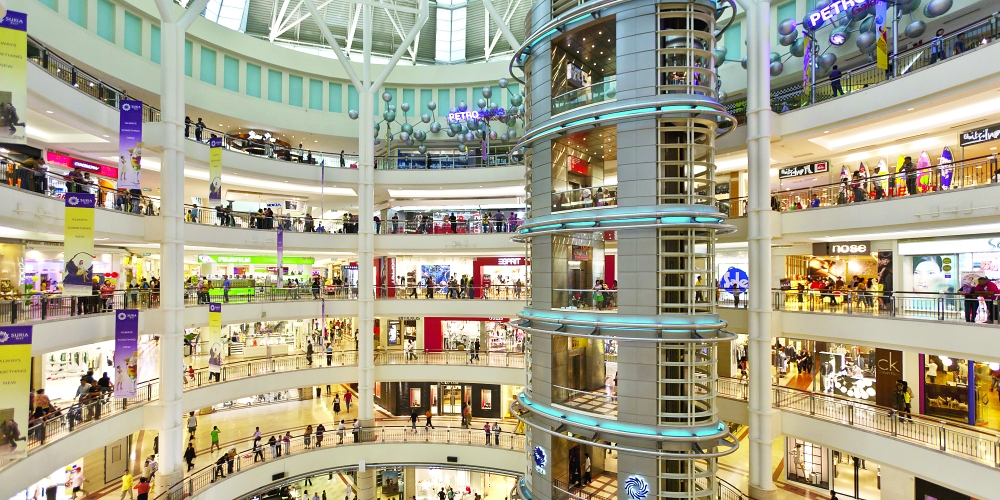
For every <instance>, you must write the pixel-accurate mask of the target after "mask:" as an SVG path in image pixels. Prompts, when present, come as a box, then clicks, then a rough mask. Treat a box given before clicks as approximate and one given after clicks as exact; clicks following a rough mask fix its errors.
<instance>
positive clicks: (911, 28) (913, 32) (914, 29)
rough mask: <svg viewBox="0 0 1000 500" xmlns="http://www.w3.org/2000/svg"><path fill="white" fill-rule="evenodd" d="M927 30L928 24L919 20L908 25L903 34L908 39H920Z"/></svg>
mask: <svg viewBox="0 0 1000 500" xmlns="http://www.w3.org/2000/svg"><path fill="white" fill-rule="evenodd" d="M926 30H927V23H925V22H923V21H919V20H918V21H913V22H912V23H910V24H907V25H906V29H904V30H903V33H904V34H905V35H906V37H907V38H919V37H920V35H923V34H924V31H926Z"/></svg>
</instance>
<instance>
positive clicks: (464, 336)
mask: <svg viewBox="0 0 1000 500" xmlns="http://www.w3.org/2000/svg"><path fill="white" fill-rule="evenodd" d="M441 334H442V340H443V342H444V348H445V350H448V351H464V350H468V348H469V344H470V343H471V342H474V341H475V340H476V339H478V338H479V322H478V321H442V322H441Z"/></svg>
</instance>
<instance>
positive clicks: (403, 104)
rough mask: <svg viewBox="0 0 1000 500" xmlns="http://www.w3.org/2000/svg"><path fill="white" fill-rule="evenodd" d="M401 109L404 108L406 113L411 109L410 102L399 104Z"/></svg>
mask: <svg viewBox="0 0 1000 500" xmlns="http://www.w3.org/2000/svg"><path fill="white" fill-rule="evenodd" d="M399 109H401V110H403V112H404V113H406V112H407V111H409V110H410V103H408V102H404V103H402V104H400V105H399Z"/></svg>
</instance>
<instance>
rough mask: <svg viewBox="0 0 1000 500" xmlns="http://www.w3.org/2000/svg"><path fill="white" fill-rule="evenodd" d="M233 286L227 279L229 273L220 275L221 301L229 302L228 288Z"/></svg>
mask: <svg viewBox="0 0 1000 500" xmlns="http://www.w3.org/2000/svg"><path fill="white" fill-rule="evenodd" d="M232 287H233V282H232V281H230V280H229V275H227V274H224V275H222V301H223V302H225V303H227V304H228V303H229V289H230V288H232Z"/></svg>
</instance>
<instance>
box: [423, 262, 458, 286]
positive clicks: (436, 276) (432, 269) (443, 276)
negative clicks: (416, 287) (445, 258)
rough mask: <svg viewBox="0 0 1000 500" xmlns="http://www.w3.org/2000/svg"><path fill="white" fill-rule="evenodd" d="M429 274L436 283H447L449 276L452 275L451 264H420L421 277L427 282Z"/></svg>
mask: <svg viewBox="0 0 1000 500" xmlns="http://www.w3.org/2000/svg"><path fill="white" fill-rule="evenodd" d="M428 276H430V277H431V278H432V279H433V280H434V281H433V282H434V284H435V285H446V284H447V283H448V278H450V277H451V266H439V265H433V266H426V265H422V266H420V278H421V279H423V280H425V283H426V280H427V277H428Z"/></svg>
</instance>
